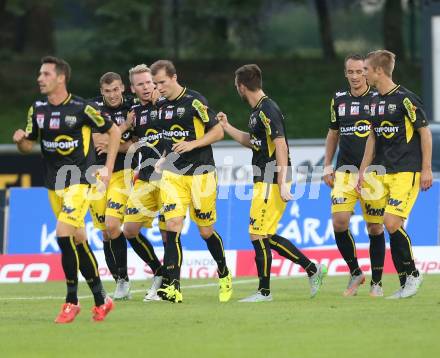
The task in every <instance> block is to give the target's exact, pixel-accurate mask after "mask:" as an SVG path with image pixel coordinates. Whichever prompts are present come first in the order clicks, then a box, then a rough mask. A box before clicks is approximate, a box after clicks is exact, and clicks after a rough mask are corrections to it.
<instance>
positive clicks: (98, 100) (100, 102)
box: [88, 96, 104, 107]
mask: <svg viewBox="0 0 440 358" xmlns="http://www.w3.org/2000/svg"><path fill="white" fill-rule="evenodd" d="M88 101H89V102H92V103H94V104H96V105H97V106H99V107H104V98H103V97H102V96H96V97H92V98H89V99H88Z"/></svg>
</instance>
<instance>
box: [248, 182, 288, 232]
mask: <svg viewBox="0 0 440 358" xmlns="http://www.w3.org/2000/svg"><path fill="white" fill-rule="evenodd" d="M286 205H287V203H286V202H285V201H283V199H281V194H280V188H279V186H278V184H270V183H263V182H258V183H255V184H254V190H253V193H252V203H251V210H250V223H249V233H250V234H255V235H262V236H267V235H273V234H275V233H276V231H277V227H278V223H279V221H280V220H281V217H282V216H283V213H284V210H285V209H286Z"/></svg>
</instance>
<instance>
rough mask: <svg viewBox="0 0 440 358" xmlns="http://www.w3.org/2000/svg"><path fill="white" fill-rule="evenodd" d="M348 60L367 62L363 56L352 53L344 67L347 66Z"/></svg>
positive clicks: (345, 61)
mask: <svg viewBox="0 0 440 358" xmlns="http://www.w3.org/2000/svg"><path fill="white" fill-rule="evenodd" d="M348 60H353V61H363V60H365V57H364V56H362V55H359V54H358V53H351V54H349V55H347V56H346V57H345V59H344V67H345V65H346V64H347V61H348Z"/></svg>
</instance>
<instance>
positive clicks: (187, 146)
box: [173, 140, 197, 154]
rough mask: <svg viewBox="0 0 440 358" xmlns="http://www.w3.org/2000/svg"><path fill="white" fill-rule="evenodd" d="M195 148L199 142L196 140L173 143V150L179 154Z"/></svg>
mask: <svg viewBox="0 0 440 358" xmlns="http://www.w3.org/2000/svg"><path fill="white" fill-rule="evenodd" d="M195 148H197V142H196V141H195V140H191V141H189V142H179V143H174V144H173V152H176V153H177V154H182V153H187V152H190V151H192V150H193V149H195Z"/></svg>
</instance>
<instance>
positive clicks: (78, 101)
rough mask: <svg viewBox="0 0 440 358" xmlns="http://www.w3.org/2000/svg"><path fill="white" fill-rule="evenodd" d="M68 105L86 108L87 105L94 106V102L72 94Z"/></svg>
mask: <svg viewBox="0 0 440 358" xmlns="http://www.w3.org/2000/svg"><path fill="white" fill-rule="evenodd" d="M68 104H69V105H71V106H78V107H81V106H82V107H85V106H87V105H90V104H93V102H92V101H90V100H88V99H85V98H83V97H80V96H77V95H74V94H71V95H70V99H69V101H68Z"/></svg>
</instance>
